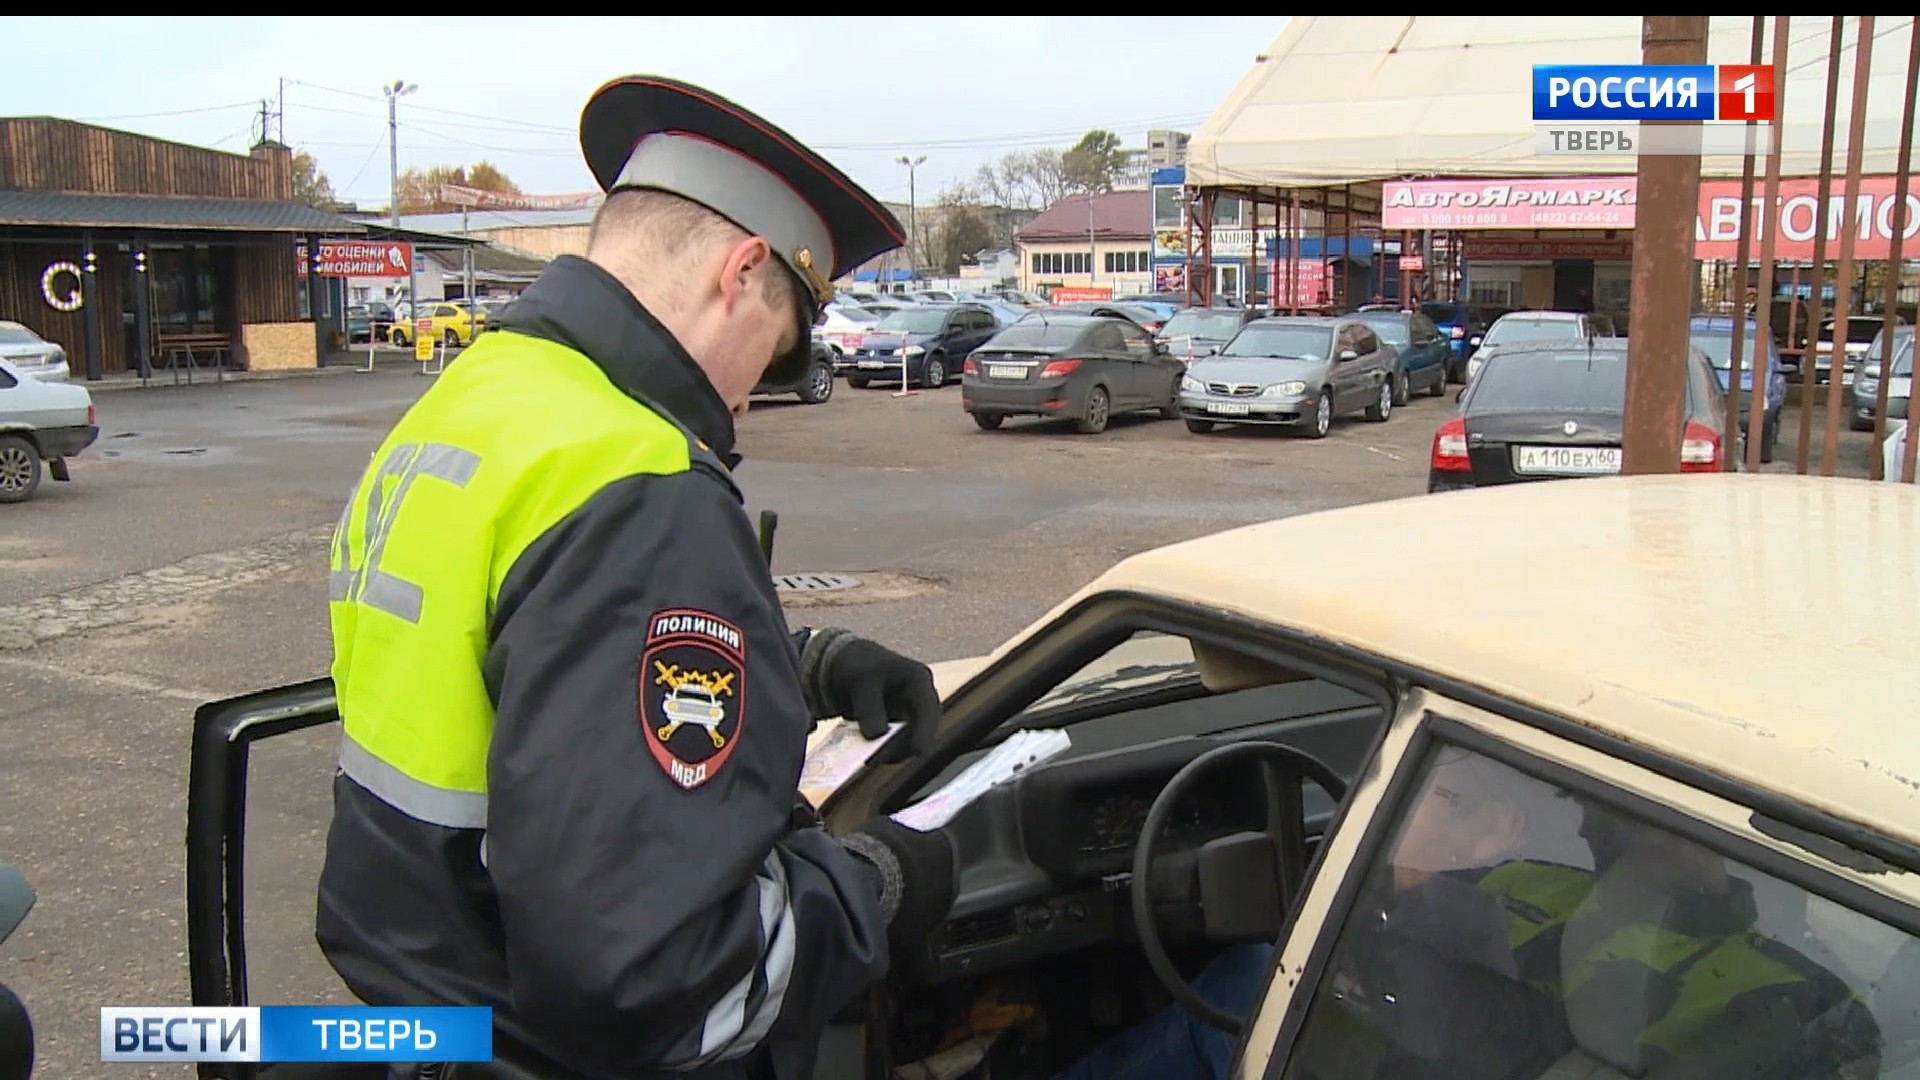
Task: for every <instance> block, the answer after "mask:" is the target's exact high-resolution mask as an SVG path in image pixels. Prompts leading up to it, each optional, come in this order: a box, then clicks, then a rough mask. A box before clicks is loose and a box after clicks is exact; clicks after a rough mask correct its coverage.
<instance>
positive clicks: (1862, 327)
mask: <svg viewBox="0 0 1920 1080" xmlns="http://www.w3.org/2000/svg"><path fill="white" fill-rule="evenodd" d="M1881 329H1882V327H1881V320H1879V319H1877V318H1874V319H1848V320H1847V344H1849V345H1867V344H1870V343H1872V341H1873V339H1874V337H1875V336H1877V335H1878V334H1879V333H1880V330H1881ZM1896 332H1897V331H1896ZM1820 337H1821V340H1823V341H1832V340H1833V320H1832V319H1828V320H1826V321H1825V322H1823V323H1821V324H1820Z"/></svg>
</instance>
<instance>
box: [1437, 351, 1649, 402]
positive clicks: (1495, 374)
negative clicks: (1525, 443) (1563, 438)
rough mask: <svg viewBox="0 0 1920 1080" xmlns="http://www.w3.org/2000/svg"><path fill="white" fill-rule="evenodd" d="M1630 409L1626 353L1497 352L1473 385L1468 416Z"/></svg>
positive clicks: (1489, 359) (1490, 358)
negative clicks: (1470, 414)
mask: <svg viewBox="0 0 1920 1080" xmlns="http://www.w3.org/2000/svg"><path fill="white" fill-rule="evenodd" d="M1626 407H1627V354H1626V351H1625V350H1623V349H1594V350H1588V349H1584V348H1578V349H1568V350H1565V351H1563V352H1562V351H1555V352H1545V351H1541V350H1528V351H1525V352H1507V353H1497V354H1495V355H1493V356H1491V357H1489V358H1488V359H1487V364H1486V367H1484V368H1482V369H1481V371H1480V374H1479V376H1478V378H1476V379H1475V380H1474V387H1473V397H1472V399H1471V400H1470V401H1468V403H1467V408H1468V411H1470V412H1476V413H1482V412H1519V411H1526V412H1533V411H1536V410H1549V411H1554V412H1598V413H1618V412H1622V411H1624V410H1625V409H1626Z"/></svg>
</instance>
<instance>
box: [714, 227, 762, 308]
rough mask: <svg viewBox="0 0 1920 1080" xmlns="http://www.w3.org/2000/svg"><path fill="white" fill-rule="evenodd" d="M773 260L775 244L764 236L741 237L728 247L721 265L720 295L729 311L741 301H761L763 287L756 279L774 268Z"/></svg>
mask: <svg viewBox="0 0 1920 1080" xmlns="http://www.w3.org/2000/svg"><path fill="white" fill-rule="evenodd" d="M772 260H773V248H772V247H770V246H769V245H768V244H767V241H766V238H765V237H760V236H747V237H742V238H741V239H740V240H738V241H736V242H735V243H734V244H733V246H732V247H730V248H728V249H727V257H726V260H725V261H724V262H722V263H721V266H720V297H721V300H722V302H723V303H724V304H725V305H726V309H727V314H729V315H731V314H733V313H734V311H735V309H736V307H737V305H739V304H742V303H746V302H748V301H753V302H756V303H759V302H761V301H760V296H761V288H762V287H761V286H760V284H759V283H758V281H757V280H756V279H757V278H758V277H759V275H761V274H764V273H766V272H767V271H769V270H771V269H773V267H772V266H770V265H768V264H769V263H770V262H772Z"/></svg>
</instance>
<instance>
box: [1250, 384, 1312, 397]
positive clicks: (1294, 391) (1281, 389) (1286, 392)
mask: <svg viewBox="0 0 1920 1080" xmlns="http://www.w3.org/2000/svg"><path fill="white" fill-rule="evenodd" d="M1306 392H1307V384H1306V383H1303V382H1297V381H1296V382H1283V383H1274V384H1273V385H1272V386H1269V387H1267V388H1266V389H1265V390H1262V391H1260V396H1261V397H1299V396H1300V395H1301V394H1304V393H1306Z"/></svg>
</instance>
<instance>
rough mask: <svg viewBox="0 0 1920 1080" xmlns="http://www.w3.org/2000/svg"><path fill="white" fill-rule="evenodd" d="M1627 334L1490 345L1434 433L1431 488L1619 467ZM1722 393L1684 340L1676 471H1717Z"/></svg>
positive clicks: (1609, 472) (1607, 472) (1608, 472)
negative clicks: (1456, 405) (1455, 407)
mask: <svg viewBox="0 0 1920 1080" xmlns="http://www.w3.org/2000/svg"><path fill="white" fill-rule="evenodd" d="M1626 400H1627V342H1626V339H1625V338H1602V339H1597V340H1593V341H1591V342H1581V341H1563V342H1542V343H1539V344H1516V345H1511V346H1507V347H1504V348H1501V349H1499V350H1498V351H1496V352H1493V353H1492V354H1490V355H1489V356H1488V357H1487V359H1486V361H1485V366H1483V367H1482V368H1481V370H1480V373H1479V375H1478V376H1477V377H1476V378H1475V379H1474V380H1473V382H1471V383H1469V384H1467V388H1466V389H1465V390H1463V391H1461V397H1460V411H1459V413H1458V414H1457V415H1455V416H1454V417H1452V418H1451V419H1449V420H1448V421H1447V422H1446V423H1444V424H1441V425H1440V430H1438V431H1436V432H1434V435H1433V451H1432V457H1431V460H1430V463H1429V465H1428V472H1427V490H1428V491H1430V492H1435V491H1454V490H1459V489H1464V488H1475V487H1488V486H1491V485H1495V484H1512V483H1519V482H1522V481H1527V480H1558V479H1565V478H1568V477H1579V476H1613V475H1616V474H1618V473H1619V472H1620V462H1621V450H1620V447H1621V436H1622V434H1623V432H1624V429H1625V421H1626ZM1726 414H1727V406H1726V397H1725V395H1724V394H1723V393H1722V392H1721V389H1720V382H1719V380H1718V379H1716V378H1715V377H1714V375H1713V369H1712V367H1711V365H1710V363H1709V362H1708V360H1707V356H1706V354H1705V353H1703V352H1701V351H1700V350H1699V349H1697V348H1692V347H1689V348H1688V349H1687V411H1686V420H1685V421H1684V423H1685V428H1684V430H1683V432H1682V434H1681V440H1682V441H1681V446H1680V471H1681V472H1689V473H1691V472H1719V471H1720V464H1721V460H1720V459H1721V447H1722V445H1723V440H1724V439H1725V437H1726Z"/></svg>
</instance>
